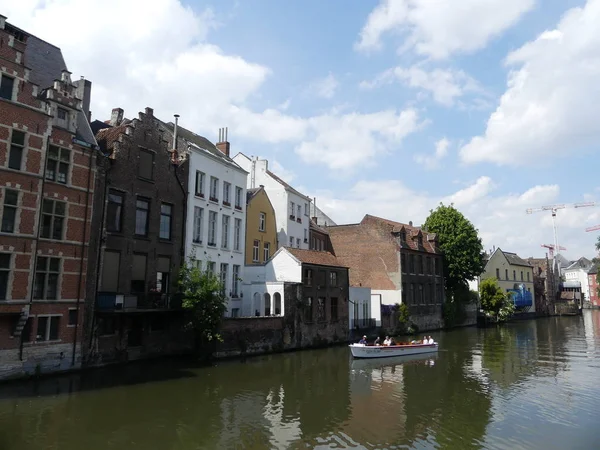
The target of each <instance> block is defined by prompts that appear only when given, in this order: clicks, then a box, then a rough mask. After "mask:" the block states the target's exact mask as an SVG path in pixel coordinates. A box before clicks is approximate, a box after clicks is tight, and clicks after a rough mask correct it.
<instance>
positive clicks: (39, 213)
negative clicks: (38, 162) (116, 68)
mask: <svg viewBox="0 0 600 450" xmlns="http://www.w3.org/2000/svg"><path fill="white" fill-rule="evenodd" d="M51 135H52V131H50V136H51ZM50 136H48V138H47V139H46V158H45V159H44V171H43V172H42V187H41V190H40V206H39V208H38V210H37V217H36V219H37V220H36V222H35V223H37V230H36V233H35V239H34V245H32V248H31V256H32V257H33V270H32V272H31V284H30V286H29V305H28V306H29V312H28V317H27V320H29V317H30V316H31V310H32V308H33V291H34V289H35V273H36V271H37V251H38V246H39V243H40V227H41V224H42V219H41V218H42V207H43V204H44V188H45V186H46V167H47V165H48V153H49V152H50ZM34 247H35V248H34ZM26 327H27V322H25V327H24V328H23V330H25V328H26ZM30 334H31V331H30ZM23 343H24V341H23V331H21V339H20V342H19V361H23Z"/></svg>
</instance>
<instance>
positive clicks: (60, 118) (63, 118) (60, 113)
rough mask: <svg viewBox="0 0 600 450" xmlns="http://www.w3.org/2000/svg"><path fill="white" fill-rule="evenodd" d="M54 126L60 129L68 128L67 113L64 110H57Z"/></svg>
mask: <svg viewBox="0 0 600 450" xmlns="http://www.w3.org/2000/svg"><path fill="white" fill-rule="evenodd" d="M56 125H57V126H59V127H62V128H69V111H67V110H66V109H64V108H58V109H57V111H56Z"/></svg>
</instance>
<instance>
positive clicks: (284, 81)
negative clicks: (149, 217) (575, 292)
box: [0, 0, 600, 260]
mask: <svg viewBox="0 0 600 450" xmlns="http://www.w3.org/2000/svg"><path fill="white" fill-rule="evenodd" d="M0 14H3V15H5V16H7V17H8V21H9V22H10V23H12V24H14V25H15V26H18V27H20V28H22V29H24V30H26V31H27V32H29V33H32V34H35V35H36V36H38V37H40V38H42V39H45V40H47V41H49V42H51V43H53V44H54V45H57V46H59V47H60V48H61V49H62V51H63V54H64V56H65V60H66V62H67V65H68V67H69V70H70V71H71V72H73V77H74V79H78V78H79V77H80V76H84V77H85V78H86V79H89V80H90V81H91V82H92V118H93V119H94V118H95V119H100V120H106V119H108V118H110V112H111V110H112V108H116V107H121V108H123V109H124V110H125V116H126V117H129V118H133V117H136V116H137V114H138V112H139V111H143V110H144V108H145V107H152V108H154V111H155V115H157V116H158V117H160V118H161V119H163V120H171V119H172V117H173V114H180V116H181V118H180V124H181V125H183V126H184V127H186V128H188V129H191V130H193V131H194V132H196V133H198V134H201V135H203V136H206V137H207V138H208V139H210V140H212V141H213V142H215V141H216V140H217V136H218V129H219V128H220V127H228V132H229V141H230V142H231V149H232V150H231V151H232V154H233V155H234V154H236V153H237V152H243V153H245V154H246V155H249V156H250V155H253V156H258V157H260V158H266V159H268V160H269V168H270V169H271V170H273V171H274V172H275V173H277V174H278V175H279V176H280V177H282V178H283V179H285V180H286V181H288V182H289V183H291V184H292V185H293V186H294V187H295V188H297V189H299V190H300V191H301V192H303V193H305V194H306V195H309V196H311V197H316V202H317V206H318V207H319V208H321V209H323V210H324V211H325V212H326V213H327V214H328V215H329V216H330V217H331V218H332V219H333V220H334V221H336V222H337V223H338V224H341V223H356V222H359V221H360V220H361V219H362V217H363V216H364V215H365V214H372V215H377V216H382V217H385V218H388V219H391V220H397V221H400V222H404V223H407V222H409V221H412V222H413V223H414V224H415V225H419V224H421V223H423V222H424V221H425V219H426V217H427V215H428V214H429V212H430V210H431V209H435V208H436V207H437V206H438V205H439V203H440V202H443V203H444V204H449V203H453V204H454V206H455V207H456V208H458V209H459V210H460V211H461V212H463V214H465V216H466V217H467V218H468V219H469V220H471V222H473V224H474V225H475V227H476V228H477V229H478V230H479V232H480V235H481V237H482V239H483V243H484V248H485V249H492V248H493V247H500V248H502V249H503V250H506V251H511V252H516V253H518V254H519V255H520V256H522V257H529V256H535V257H542V256H544V254H545V253H546V251H547V250H546V249H545V248H542V247H541V245H542V244H553V243H554V237H553V231H552V220H551V214H550V212H548V211H544V212H535V213H533V214H527V213H526V209H527V208H538V207H541V206H545V205H551V204H567V205H572V204H574V203H580V202H593V201H600V178H599V177H598V176H597V173H598V171H599V170H600V148H599V144H598V143H599V142H600V122H598V120H597V116H596V112H597V106H596V105H599V104H600V83H599V82H598V80H600V27H599V26H598V23H600V0H588V1H587V2H586V1H583V0H579V1H575V0H328V1H327V2H323V1H320V0H303V1H301V2H283V1H278V0H253V1H250V0H247V1H244V2H242V1H237V0H219V1H216V0H213V1H201V0H103V1H102V2H98V1H94V0H19V1H14V0H0ZM61 24H62V25H61ZM598 224H600V204H599V206H598V207H595V206H593V207H586V208H572V207H568V208H565V209H563V210H560V211H559V212H558V214H557V225H558V241H559V244H560V245H561V246H564V247H566V249H567V250H565V251H563V252H562V253H563V254H565V256H567V257H568V258H569V259H572V260H574V259H577V258H579V257H581V256H586V257H588V258H591V257H593V256H595V254H596V252H595V250H594V243H595V242H596V239H597V237H598V234H599V233H600V231H596V232H586V231H585V229H586V228H587V227H590V226H593V225H598Z"/></svg>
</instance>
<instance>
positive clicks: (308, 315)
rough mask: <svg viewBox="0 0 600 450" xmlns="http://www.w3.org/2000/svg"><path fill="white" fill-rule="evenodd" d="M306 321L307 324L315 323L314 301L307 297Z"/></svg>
mask: <svg viewBox="0 0 600 450" xmlns="http://www.w3.org/2000/svg"><path fill="white" fill-rule="evenodd" d="M304 314H305V316H304V320H305V321H306V322H312V321H313V299H312V297H307V299H306V311H305V313H304Z"/></svg>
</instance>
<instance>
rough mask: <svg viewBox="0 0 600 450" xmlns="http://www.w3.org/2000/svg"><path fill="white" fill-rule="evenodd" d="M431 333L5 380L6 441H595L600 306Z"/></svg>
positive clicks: (17, 449)
mask: <svg viewBox="0 0 600 450" xmlns="http://www.w3.org/2000/svg"><path fill="white" fill-rule="evenodd" d="M434 337H435V338H436V339H437V340H438V341H439V342H440V349H441V350H440V352H439V354H438V355H437V356H434V357H431V356H426V357H420V358H417V357H414V358H413V359H411V360H409V361H398V360H391V361H390V360H388V361H385V360H379V361H352V360H351V358H350V357H349V352H348V349H347V348H346V347H337V348H331V349H326V350H314V351H304V352H297V353H290V354H282V355H273V356H267V357H257V358H251V359H248V360H247V361H245V362H239V361H228V362H220V363H218V364H216V365H215V366H212V367H196V366H194V365H193V364H190V363H184V362H181V361H179V362H176V361H161V362H159V363H158V362H153V363H142V364H134V365H130V366H127V367H119V368H110V369H102V370H99V371H95V372H89V373H86V374H83V375H71V376H64V377H57V378H51V379H45V380H43V381H41V382H39V383H31V382H30V383H12V384H6V385H0V449H2V450H49V449H56V450H84V449H85V450H113V449H119V450H121V449H122V450H192V449H193V450H197V449H301V448H302V449H305V448H316V449H329V448H337V449H375V448H379V449H381V448H419V449H421V448H422V449H429V448H440V449H461V450H462V449H477V448H490V449H545V450H548V449H565V448H568V449H593V448H598V445H599V444H598V443H599V442H600V427H599V426H598V418H599V417H600V416H599V407H600V312H598V311H594V312H592V311H586V312H585V314H584V315H583V317H561V318H547V319H540V320H537V321H523V322H519V323H513V324H508V325H506V326H503V327H500V328H494V329H485V330H482V329H476V328H468V329H461V330H457V331H452V332H449V333H436V334H435V335H434Z"/></svg>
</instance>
